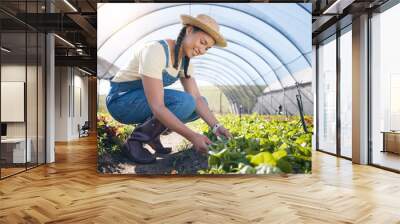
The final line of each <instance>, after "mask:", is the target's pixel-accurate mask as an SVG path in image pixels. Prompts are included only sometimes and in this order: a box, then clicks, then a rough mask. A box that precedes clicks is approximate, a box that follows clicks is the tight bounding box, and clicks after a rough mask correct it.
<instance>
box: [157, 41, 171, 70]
mask: <svg viewBox="0 0 400 224" xmlns="http://www.w3.org/2000/svg"><path fill="white" fill-rule="evenodd" d="M158 42H159V43H160V44H161V45H162V46H163V48H164V53H165V58H166V59H167V64H166V65H167V66H166V67H168V66H169V55H170V54H169V50H168V49H169V47H168V42H167V41H166V40H160V41H158Z"/></svg>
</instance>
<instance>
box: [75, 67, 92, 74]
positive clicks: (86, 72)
mask: <svg viewBox="0 0 400 224" xmlns="http://www.w3.org/2000/svg"><path fill="white" fill-rule="evenodd" d="M78 70H79V71H81V72H83V73H85V74H88V75H92V73H90V72H88V71H85V70H83V69H81V68H79V67H78Z"/></svg>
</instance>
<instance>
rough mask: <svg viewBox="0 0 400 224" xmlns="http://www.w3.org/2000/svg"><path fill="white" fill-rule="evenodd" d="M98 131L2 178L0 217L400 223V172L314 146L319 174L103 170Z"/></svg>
mask: <svg viewBox="0 0 400 224" xmlns="http://www.w3.org/2000/svg"><path fill="white" fill-rule="evenodd" d="M95 141H96V140H95V138H94V137H91V138H85V139H84V140H81V141H77V142H72V143H70V144H59V145H57V150H56V151H57V153H56V157H57V161H56V163H55V164H50V165H46V166H41V167H39V168H36V169H33V170H30V171H28V172H26V173H22V174H19V175H17V176H14V177H11V178H8V179H5V180H3V181H0V223H43V222H48V223H174V224H175V223H373V224H376V223H385V224H386V223H400V200H399V199H400V175H398V174H395V173H390V172H387V171H384V170H380V169H377V168H374V167H368V166H359V165H352V164H351V162H350V161H347V160H343V159H337V158H335V157H333V156H330V155H326V154H323V153H319V152H315V153H314V155H313V174H312V175H291V176H288V177H281V176H264V177H261V176H241V177H238V176H236V177H136V176H130V175H120V176H111V175H99V174H97V171H96V142H95Z"/></svg>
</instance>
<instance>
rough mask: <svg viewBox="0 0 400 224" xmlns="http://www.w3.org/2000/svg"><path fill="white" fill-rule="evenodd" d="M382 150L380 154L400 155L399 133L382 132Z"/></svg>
mask: <svg viewBox="0 0 400 224" xmlns="http://www.w3.org/2000/svg"><path fill="white" fill-rule="evenodd" d="M382 133H383V150H382V152H392V153H396V154H400V131H395V132H393V131H382Z"/></svg>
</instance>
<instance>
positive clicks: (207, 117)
mask: <svg viewBox="0 0 400 224" xmlns="http://www.w3.org/2000/svg"><path fill="white" fill-rule="evenodd" d="M180 80H181V83H182V85H183V88H184V89H185V91H186V92H188V93H189V94H191V95H192V96H193V98H194V99H195V101H196V112H197V114H198V115H199V116H200V117H201V118H202V119H203V120H204V121H205V122H206V123H207V124H208V126H210V127H214V125H215V124H217V123H218V120H217V119H216V118H215V116H214V114H213V113H212V112H211V110H210V108H209V107H208V105H207V103H206V102H204V100H203V98H202V97H201V95H200V91H199V88H198V87H197V83H196V80H195V79H194V78H193V77H191V78H181V79H180ZM215 134H216V135H217V136H219V135H224V136H225V137H228V138H230V137H232V134H231V133H230V132H229V131H228V130H227V129H225V128H224V127H222V126H221V127H220V128H218V129H217V131H216V132H215Z"/></svg>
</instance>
